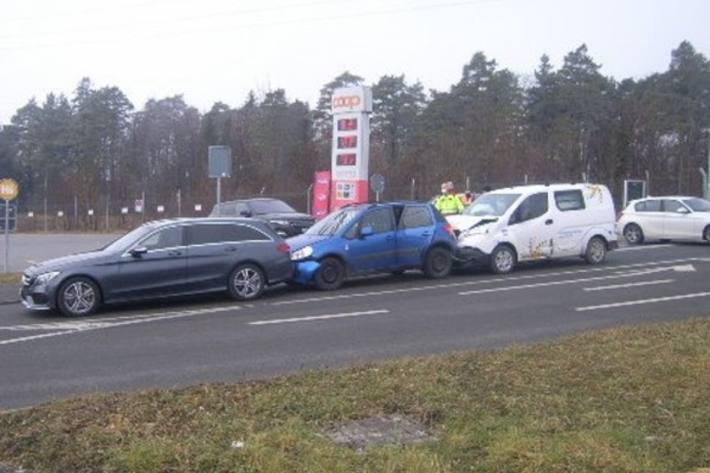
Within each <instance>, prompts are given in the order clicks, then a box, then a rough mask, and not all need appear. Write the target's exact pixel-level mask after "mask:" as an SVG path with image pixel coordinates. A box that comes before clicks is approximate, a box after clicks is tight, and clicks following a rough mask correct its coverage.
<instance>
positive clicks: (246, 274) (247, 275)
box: [229, 263, 266, 301]
mask: <svg viewBox="0 0 710 473" xmlns="http://www.w3.org/2000/svg"><path fill="white" fill-rule="evenodd" d="M265 286H266V277H265V276H264V272H263V271H262V270H261V269H260V268H259V267H258V266H256V265H254V264H251V263H247V264H240V265H239V266H237V267H236V268H234V271H232V274H230V275H229V294H230V295H231V296H232V297H233V298H234V299H236V300H238V301H247V300H251V299H256V298H257V297H259V296H260V295H261V293H262V292H264V287H265Z"/></svg>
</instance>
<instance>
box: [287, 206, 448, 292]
mask: <svg viewBox="0 0 710 473" xmlns="http://www.w3.org/2000/svg"><path fill="white" fill-rule="evenodd" d="M287 241H288V244H289V246H291V248H292V249H293V251H292V253H291V259H292V260H293V261H294V262H295V263H296V274H295V276H294V280H295V281H296V282H298V283H300V284H304V285H306V284H310V283H313V284H314V285H315V286H316V287H317V288H318V289H322V290H331V289H337V288H339V287H340V286H341V285H342V284H343V282H344V281H345V279H346V278H347V277H348V276H350V275H358V274H368V273H386V272H392V273H400V272H402V271H404V270H406V269H421V270H422V271H424V274H426V275H427V276H428V277H430V278H443V277H446V276H448V275H449V272H450V271H451V266H452V254H453V252H454V250H455V249H456V237H455V236H454V232H453V229H452V227H451V225H449V224H448V223H447V222H446V220H445V219H444V217H443V216H442V215H441V213H439V211H438V210H436V208H434V206H433V205H431V204H422V203H417V202H388V203H382V204H358V205H352V206H348V207H344V208H342V209H340V210H338V211H336V212H333V213H331V214H330V215H328V216H327V217H325V218H324V219H323V220H321V221H319V222H318V223H317V224H315V225H314V226H313V227H311V228H310V229H309V230H308V231H307V232H306V233H305V234H304V235H300V236H297V237H293V238H289V239H288V240H287Z"/></svg>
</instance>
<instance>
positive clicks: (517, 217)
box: [509, 192, 547, 225]
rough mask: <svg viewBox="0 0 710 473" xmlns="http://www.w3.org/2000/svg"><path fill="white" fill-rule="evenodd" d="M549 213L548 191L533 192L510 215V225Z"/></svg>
mask: <svg viewBox="0 0 710 473" xmlns="http://www.w3.org/2000/svg"><path fill="white" fill-rule="evenodd" d="M546 213H547V192H540V193H537V194H533V195H531V196H530V197H528V198H527V199H525V200H524V201H522V203H521V204H520V205H519V206H518V208H517V209H516V210H515V212H514V213H513V215H512V216H511V217H510V222H509V224H510V225H513V224H516V223H522V222H527V221H528V220H532V219H534V218H538V217H540V216H542V215H545V214H546Z"/></svg>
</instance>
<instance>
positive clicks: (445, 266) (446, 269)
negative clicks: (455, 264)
mask: <svg viewBox="0 0 710 473" xmlns="http://www.w3.org/2000/svg"><path fill="white" fill-rule="evenodd" d="M451 265H452V262H451V251H449V250H447V249H446V248H442V247H440V246H437V247H434V248H432V249H431V250H429V252H428V253H427V254H426V258H425V259H424V274H425V275H426V276H427V277H428V278H432V279H441V278H445V277H446V276H448V275H449V273H451Z"/></svg>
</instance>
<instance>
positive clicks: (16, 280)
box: [0, 273, 22, 286]
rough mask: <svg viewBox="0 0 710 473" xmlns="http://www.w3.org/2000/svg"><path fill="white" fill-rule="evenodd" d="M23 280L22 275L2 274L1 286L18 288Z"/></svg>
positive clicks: (0, 277)
mask: <svg viewBox="0 0 710 473" xmlns="http://www.w3.org/2000/svg"><path fill="white" fill-rule="evenodd" d="M21 279H22V273H0V285H4V286H18V285H19V284H20V282H21Z"/></svg>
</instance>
